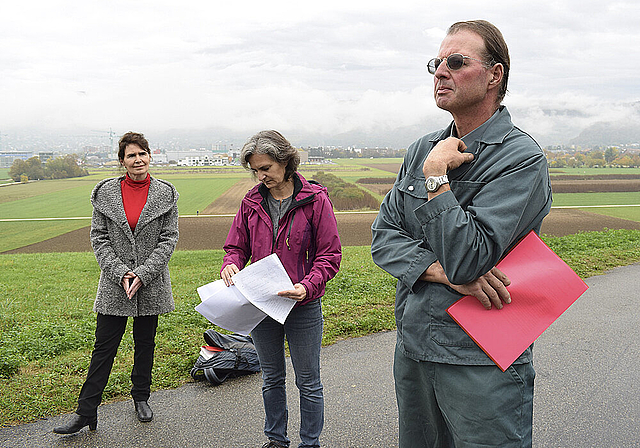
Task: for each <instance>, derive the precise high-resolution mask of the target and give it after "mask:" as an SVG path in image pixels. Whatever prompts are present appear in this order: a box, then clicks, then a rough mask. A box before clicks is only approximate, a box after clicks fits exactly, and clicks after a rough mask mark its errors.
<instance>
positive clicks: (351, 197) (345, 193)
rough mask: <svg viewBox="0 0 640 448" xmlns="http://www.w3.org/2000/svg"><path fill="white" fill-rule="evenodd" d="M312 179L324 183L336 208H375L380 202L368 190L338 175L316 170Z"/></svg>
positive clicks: (378, 206)
mask: <svg viewBox="0 0 640 448" xmlns="http://www.w3.org/2000/svg"><path fill="white" fill-rule="evenodd" d="M313 179H314V180H316V181H317V182H319V183H321V184H322V185H324V186H325V187H326V188H327V190H328V191H329V198H330V199H331V202H332V203H333V207H334V208H335V209H336V210H362V209H369V210H377V209H378V208H380V202H378V200H377V199H376V198H374V197H373V196H372V195H371V194H370V193H369V192H367V191H363V190H361V189H360V188H359V187H358V186H357V185H354V184H350V183H348V182H345V181H344V180H342V179H340V178H339V177H337V176H335V175H333V174H329V173H325V172H324V171H318V172H317V173H316V174H315V176H313Z"/></svg>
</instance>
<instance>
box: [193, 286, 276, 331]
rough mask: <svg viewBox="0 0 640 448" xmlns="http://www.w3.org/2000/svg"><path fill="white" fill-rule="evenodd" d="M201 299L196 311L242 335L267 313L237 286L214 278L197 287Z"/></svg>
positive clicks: (226, 328) (210, 320)
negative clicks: (213, 280) (250, 300)
mask: <svg viewBox="0 0 640 448" xmlns="http://www.w3.org/2000/svg"><path fill="white" fill-rule="evenodd" d="M198 294H199V295H200V300H201V301H202V302H201V303H200V305H198V306H196V311H197V312H199V313H200V314H202V315H203V316H204V317H206V318H207V320H209V322H211V323H213V324H216V325H218V326H219V327H222V328H224V329H225V330H229V331H233V332H234V333H239V334H242V335H245V336H246V335H248V334H249V333H251V330H253V329H254V328H255V327H256V325H258V324H259V323H260V322H261V321H262V319H264V318H265V317H266V316H267V315H266V314H265V313H263V312H262V311H260V309H258V308H256V307H255V306H254V305H253V304H252V303H251V302H249V301H248V300H247V299H246V297H244V296H243V295H242V293H241V292H240V291H238V288H236V287H235V286H233V285H232V286H229V287H227V285H225V284H224V281H223V280H216V281H215V282H211V283H208V284H206V285H204V286H201V287H199V288H198Z"/></svg>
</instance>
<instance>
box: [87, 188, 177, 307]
mask: <svg viewBox="0 0 640 448" xmlns="http://www.w3.org/2000/svg"><path fill="white" fill-rule="evenodd" d="M122 179H123V177H119V178H111V179H105V180H103V181H101V182H99V183H98V184H97V185H96V186H95V188H94V189H93V192H92V193H91V204H92V205H93V216H92V219H91V233H90V236H91V246H92V247H93V251H94V253H95V256H96V260H97V261H98V265H100V270H101V272H100V283H99V284H98V292H97V294H96V301H95V304H94V306H93V310H94V311H96V312H98V313H101V314H109V315H114V316H134V317H135V316H149V315H157V314H163V313H168V312H170V311H173V309H174V304H173V295H172V293H171V279H170V278H169V268H168V263H169V259H170V258H171V255H172V254H173V250H174V249H175V247H176V244H177V242H178V205H177V202H178V192H177V190H176V189H175V187H174V186H173V185H171V184H170V183H169V182H166V181H163V180H160V179H156V178H154V177H152V178H151V183H150V185H149V195H148V197H147V203H146V204H145V206H144V208H143V209H142V213H141V214H140V218H139V219H138V224H137V225H136V228H135V232H132V231H131V228H130V227H129V224H128V223H127V217H126V215H125V212H124V206H123V203H122V191H121V188H120V182H121V180H122ZM129 271H133V272H134V273H135V274H136V275H137V276H138V277H139V278H140V280H141V281H142V285H143V286H141V287H140V289H138V291H137V292H136V294H135V295H134V296H133V297H132V298H131V300H129V299H128V298H127V295H126V294H125V292H124V288H123V287H122V284H121V282H122V278H123V277H124V275H125V274H126V273H127V272H129Z"/></svg>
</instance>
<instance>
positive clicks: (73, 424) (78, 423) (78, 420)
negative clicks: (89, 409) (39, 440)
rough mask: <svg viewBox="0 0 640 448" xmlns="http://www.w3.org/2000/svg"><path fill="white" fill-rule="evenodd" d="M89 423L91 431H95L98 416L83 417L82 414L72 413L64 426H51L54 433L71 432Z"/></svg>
mask: <svg viewBox="0 0 640 448" xmlns="http://www.w3.org/2000/svg"><path fill="white" fill-rule="evenodd" d="M87 425H89V429H90V430H91V431H95V429H96V427H97V426H98V417H97V416H95V417H85V416H84V415H78V414H74V416H73V418H72V419H71V421H70V422H69V423H67V424H66V425H64V426H58V427H56V428H53V432H55V433H56V434H73V433H74V432H78V431H80V430H81V429H82V428H84V427H85V426H87Z"/></svg>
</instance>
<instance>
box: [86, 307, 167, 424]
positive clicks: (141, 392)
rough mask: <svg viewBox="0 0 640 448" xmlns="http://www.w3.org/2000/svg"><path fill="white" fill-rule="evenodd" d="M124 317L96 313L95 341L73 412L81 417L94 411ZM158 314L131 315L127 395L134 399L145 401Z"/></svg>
mask: <svg viewBox="0 0 640 448" xmlns="http://www.w3.org/2000/svg"><path fill="white" fill-rule="evenodd" d="M127 319H128V318H127V317H126V316H109V315H106V314H98V317H97V323H96V342H95V345H94V348H93V353H92V354H91V362H90V363H89V371H88V372H87V379H86V380H85V382H84V384H83V385H82V389H81V390H80V397H79V398H78V409H77V410H76V413H77V414H79V415H83V416H85V417H93V416H95V415H96V414H97V410H98V406H99V405H100V402H101V401H102V392H104V388H105V387H106V386H107V381H108V380H109V375H110V374H111V368H112V367H113V360H114V358H115V357H116V353H117V352H118V347H119V346H120V342H121V341H122V335H124V332H125V329H126V327H127ZM157 328H158V316H140V317H134V318H133V341H134V355H133V370H132V371H131V383H132V384H133V386H132V388H131V396H132V397H133V399H134V400H135V401H146V400H148V399H149V395H150V394H151V369H152V368H153V352H154V350H155V346H156V343H155V338H156V329H157Z"/></svg>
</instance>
